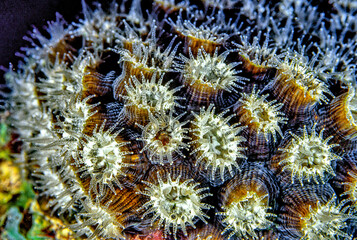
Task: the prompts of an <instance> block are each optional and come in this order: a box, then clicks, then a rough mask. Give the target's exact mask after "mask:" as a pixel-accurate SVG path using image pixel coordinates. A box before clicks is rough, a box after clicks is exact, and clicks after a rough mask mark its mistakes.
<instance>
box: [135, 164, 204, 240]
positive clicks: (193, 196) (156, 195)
mask: <svg viewBox="0 0 357 240" xmlns="http://www.w3.org/2000/svg"><path fill="white" fill-rule="evenodd" d="M158 170H159V172H157V173H156V175H157V176H152V179H150V182H149V181H144V184H145V185H147V186H146V188H145V190H144V191H142V192H141V193H142V194H144V195H146V196H147V197H148V198H149V199H148V201H147V202H146V203H145V204H144V205H143V207H142V208H144V209H146V211H145V214H144V216H146V215H148V214H153V217H152V223H155V222H156V221H158V225H159V226H161V225H163V226H164V228H165V232H166V233H170V232H172V233H173V234H174V237H175V238H176V234H177V231H178V229H180V230H182V231H183V233H184V235H185V236H187V229H186V226H187V225H188V226H191V227H193V228H195V225H194V224H195V222H196V221H197V219H201V220H202V221H203V222H205V223H207V221H206V219H207V218H209V217H208V215H206V214H205V213H204V210H206V209H209V208H211V206H210V205H209V204H207V203H204V202H203V200H204V199H205V198H206V197H208V196H210V195H211V194H210V193H208V190H209V189H208V188H205V187H200V183H199V182H195V180H194V179H193V178H187V176H186V175H187V174H185V173H184V172H182V171H188V169H185V168H183V170H181V173H180V171H179V172H178V173H179V174H178V175H177V174H175V173H176V172H174V174H172V175H173V176H171V170H166V171H165V170H164V171H161V172H160V169H158ZM152 174H154V175H155V172H153V173H152ZM162 174H164V175H163V176H161V175H162ZM188 176H189V175H188ZM171 228H172V231H171Z"/></svg>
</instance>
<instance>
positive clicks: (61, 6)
mask: <svg viewBox="0 0 357 240" xmlns="http://www.w3.org/2000/svg"><path fill="white" fill-rule="evenodd" d="M86 2H87V3H89V2H90V1H86ZM90 5H91V4H90ZM56 12H59V13H60V14H61V15H62V16H63V17H64V19H65V20H66V21H67V22H71V21H73V20H75V19H78V18H79V17H80V16H81V12H82V4H81V0H0V66H4V67H5V68H8V67H9V62H12V63H13V64H14V65H17V62H18V61H19V60H20V58H19V57H16V56H15V53H16V52H18V51H20V48H21V47H23V46H28V45H29V43H28V42H27V41H25V40H24V39H23V36H25V35H29V34H28V33H29V32H30V31H32V29H33V26H36V27H37V28H38V29H40V30H43V26H45V25H47V22H48V21H54V20H55V19H56ZM3 74H4V71H2V70H0V79H1V81H3Z"/></svg>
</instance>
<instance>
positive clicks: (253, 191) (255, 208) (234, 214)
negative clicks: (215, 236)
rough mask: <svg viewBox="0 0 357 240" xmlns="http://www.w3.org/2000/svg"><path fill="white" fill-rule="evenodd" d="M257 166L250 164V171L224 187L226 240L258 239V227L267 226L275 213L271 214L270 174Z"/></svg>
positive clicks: (220, 213)
mask: <svg viewBox="0 0 357 240" xmlns="http://www.w3.org/2000/svg"><path fill="white" fill-rule="evenodd" d="M257 167H258V166H255V165H252V166H249V167H248V169H249V172H248V173H244V174H243V175H241V176H236V177H235V178H233V179H232V180H230V181H229V182H228V183H227V184H226V185H225V186H223V188H222V192H221V199H222V200H221V203H220V206H221V208H222V211H221V212H218V214H219V215H220V216H221V218H222V220H221V222H222V225H223V226H224V227H225V228H224V231H223V232H222V234H224V235H225V236H226V237H227V239H234V237H239V238H249V239H258V235H257V233H258V232H259V230H264V229H268V228H270V227H271V226H272V224H273V222H272V221H271V220H270V219H271V217H273V216H274V214H272V213H270V211H271V205H270V203H271V202H272V197H273V194H274V193H273V192H272V191H274V190H275V189H274V187H273V185H271V184H270V183H269V182H267V181H269V180H270V176H269V173H267V172H264V171H260V170H258V169H257Z"/></svg>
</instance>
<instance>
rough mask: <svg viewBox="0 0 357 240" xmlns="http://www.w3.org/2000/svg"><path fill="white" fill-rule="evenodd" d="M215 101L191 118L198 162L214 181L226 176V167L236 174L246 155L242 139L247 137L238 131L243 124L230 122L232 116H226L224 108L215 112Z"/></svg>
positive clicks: (223, 178) (223, 179)
mask: <svg viewBox="0 0 357 240" xmlns="http://www.w3.org/2000/svg"><path fill="white" fill-rule="evenodd" d="M214 112H215V109H214V108H213V105H211V106H210V107H208V108H207V110H203V109H201V112H200V114H199V115H196V114H194V116H195V120H193V121H192V125H193V127H192V141H191V142H190V144H191V145H192V146H193V147H194V151H193V152H192V153H191V154H194V155H195V162H196V163H195V164H196V165H202V166H203V168H204V169H205V171H207V173H206V174H207V175H208V178H209V179H210V180H211V181H212V182H213V183H214V182H217V181H218V182H217V183H220V182H221V183H222V182H224V181H225V180H226V176H225V175H226V171H227V170H228V174H229V175H230V176H233V175H234V173H235V171H236V170H237V169H239V162H238V159H241V160H242V159H245V158H246V157H245V156H244V153H243V151H244V148H243V147H240V143H241V142H243V141H244V140H245V139H244V138H243V137H241V136H239V135H238V134H239V133H240V132H241V130H242V127H238V126H237V124H235V125H232V126H230V125H229V124H228V121H229V120H230V118H231V117H227V118H223V115H224V112H223V113H220V114H218V115H215V113H214Z"/></svg>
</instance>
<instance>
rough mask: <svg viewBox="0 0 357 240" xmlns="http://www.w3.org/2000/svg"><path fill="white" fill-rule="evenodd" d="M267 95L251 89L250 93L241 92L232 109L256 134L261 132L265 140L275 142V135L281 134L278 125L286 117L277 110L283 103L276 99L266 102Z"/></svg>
mask: <svg viewBox="0 0 357 240" xmlns="http://www.w3.org/2000/svg"><path fill="white" fill-rule="evenodd" d="M267 97H268V95H267V94H266V95H263V96H260V95H259V93H258V92H256V91H255V89H253V92H252V93H251V94H246V93H243V95H242V97H241V98H240V99H239V102H238V104H237V106H236V107H235V109H234V111H235V113H236V114H237V115H238V116H239V121H240V122H244V123H245V125H247V126H249V128H251V129H252V130H253V131H255V132H256V134H257V135H259V134H260V133H262V134H263V135H264V138H265V140H266V141H267V142H269V141H271V138H272V141H274V142H276V141H277V137H276V135H277V134H279V135H280V136H282V131H281V128H280V125H282V124H285V123H286V120H287V118H285V117H284V113H282V112H280V111H279V110H280V109H281V108H282V106H283V104H279V103H276V101H270V102H268V101H267V100H266V99H267Z"/></svg>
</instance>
